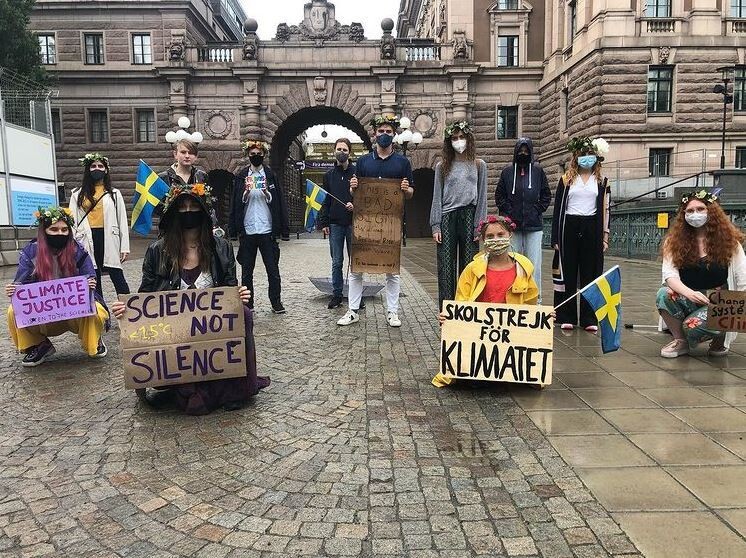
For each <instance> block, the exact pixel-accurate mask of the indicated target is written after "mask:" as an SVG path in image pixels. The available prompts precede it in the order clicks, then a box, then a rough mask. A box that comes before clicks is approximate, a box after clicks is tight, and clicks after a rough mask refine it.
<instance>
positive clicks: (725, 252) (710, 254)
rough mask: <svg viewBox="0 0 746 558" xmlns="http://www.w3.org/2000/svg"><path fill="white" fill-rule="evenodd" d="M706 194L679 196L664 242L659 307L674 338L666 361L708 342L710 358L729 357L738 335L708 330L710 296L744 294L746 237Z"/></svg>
mask: <svg viewBox="0 0 746 558" xmlns="http://www.w3.org/2000/svg"><path fill="white" fill-rule="evenodd" d="M717 199H718V198H717V196H716V195H713V194H711V193H709V192H706V191H705V190H700V191H699V192H691V193H689V194H686V195H685V196H683V197H682V198H681V205H680V206H679V211H678V214H677V215H676V219H675V221H674V223H673V225H672V226H671V229H670V230H669V232H668V234H667V235H666V238H665V240H664V241H663V247H662V255H663V287H661V289H660V290H659V291H658V296H657V298H656V305H657V307H658V311H659V312H660V315H661V318H662V319H663V321H664V322H665V323H666V326H667V327H668V329H669V330H670V331H671V334H672V335H673V341H671V342H670V343H669V344H668V345H666V346H665V347H663V348H662V349H661V356H662V357H664V358H676V357H678V356H681V355H685V354H688V353H689V350H690V348H693V347H695V346H696V345H698V344H699V343H702V342H704V341H708V340H709V341H710V347H709V350H708V354H709V355H710V356H725V355H727V354H728V347H729V346H730V344H731V342H732V341H733V339H734V338H735V333H723V332H719V331H715V330H712V329H708V328H707V304H708V302H709V299H708V298H707V296H706V292H707V291H709V290H713V289H721V288H724V289H728V290H732V291H743V290H746V256H744V251H743V246H742V243H743V239H744V235H743V233H741V231H740V230H739V229H738V228H736V226H735V225H733V223H732V222H731V221H730V219H728V216H727V215H726V214H725V213H724V212H723V210H722V208H721V207H720V204H719V203H717Z"/></svg>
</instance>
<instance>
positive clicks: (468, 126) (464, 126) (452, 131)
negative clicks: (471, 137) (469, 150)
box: [443, 120, 472, 139]
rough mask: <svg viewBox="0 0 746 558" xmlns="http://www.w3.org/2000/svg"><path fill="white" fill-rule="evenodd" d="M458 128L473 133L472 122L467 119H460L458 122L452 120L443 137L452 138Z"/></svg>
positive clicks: (466, 132)
mask: <svg viewBox="0 0 746 558" xmlns="http://www.w3.org/2000/svg"><path fill="white" fill-rule="evenodd" d="M457 130H460V131H462V132H463V133H465V134H471V133H472V131H471V124H470V123H469V122H468V121H466V120H459V121H457V122H451V123H450V124H449V125H448V126H446V129H445V131H444V132H443V137H444V138H445V139H448V138H450V137H451V136H452V135H453V134H455V133H456V131H457Z"/></svg>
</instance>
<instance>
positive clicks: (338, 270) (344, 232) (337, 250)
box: [329, 224, 352, 297]
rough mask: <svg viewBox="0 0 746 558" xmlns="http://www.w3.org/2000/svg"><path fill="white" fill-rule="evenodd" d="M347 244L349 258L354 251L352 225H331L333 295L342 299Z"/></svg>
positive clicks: (330, 246) (330, 249) (330, 244)
mask: <svg viewBox="0 0 746 558" xmlns="http://www.w3.org/2000/svg"><path fill="white" fill-rule="evenodd" d="M345 242H347V257H348V258H349V257H350V253H351V251H352V225H333V224H332V225H329V251H330V252H331V254H332V290H333V295H334V296H338V297H341V296H342V287H344V279H343V277H342V266H343V265H344V259H345V252H344V250H345Z"/></svg>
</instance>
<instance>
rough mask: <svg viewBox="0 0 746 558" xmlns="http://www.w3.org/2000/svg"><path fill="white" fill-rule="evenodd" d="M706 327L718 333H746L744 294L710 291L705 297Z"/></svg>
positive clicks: (745, 301) (745, 299)
mask: <svg viewBox="0 0 746 558" xmlns="http://www.w3.org/2000/svg"><path fill="white" fill-rule="evenodd" d="M707 296H708V297H709V299H710V306H708V310H707V327H708V328H710V329H715V330H718V331H746V292H741V291H712V292H710V293H709V294H708V295H707Z"/></svg>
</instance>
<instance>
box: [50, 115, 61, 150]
mask: <svg viewBox="0 0 746 558" xmlns="http://www.w3.org/2000/svg"><path fill="white" fill-rule="evenodd" d="M51 113H52V136H53V137H54V143H56V144H57V145H59V144H61V143H62V117H61V116H60V109H58V108H53V109H51Z"/></svg>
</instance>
